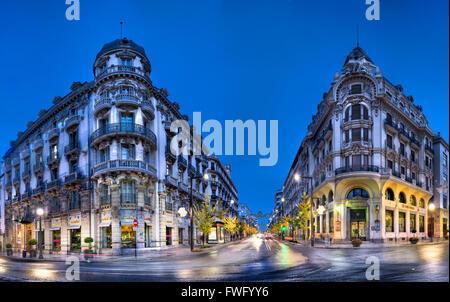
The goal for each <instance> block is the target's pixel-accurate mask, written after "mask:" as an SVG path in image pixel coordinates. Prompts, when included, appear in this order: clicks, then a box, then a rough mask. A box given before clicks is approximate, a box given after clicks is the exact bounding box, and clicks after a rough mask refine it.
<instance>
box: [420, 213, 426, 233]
mask: <svg viewBox="0 0 450 302" xmlns="http://www.w3.org/2000/svg"><path fill="white" fill-rule="evenodd" d="M419 232H421V233H424V232H425V216H422V215H419Z"/></svg>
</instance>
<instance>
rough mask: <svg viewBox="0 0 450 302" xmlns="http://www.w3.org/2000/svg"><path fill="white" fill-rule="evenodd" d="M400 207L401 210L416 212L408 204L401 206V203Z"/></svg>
mask: <svg viewBox="0 0 450 302" xmlns="http://www.w3.org/2000/svg"><path fill="white" fill-rule="evenodd" d="M400 207H401V208H402V209H407V210H412V211H414V210H416V208H415V207H414V206H411V205H408V204H403V203H401V204H400Z"/></svg>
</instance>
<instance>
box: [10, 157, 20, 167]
mask: <svg viewBox="0 0 450 302" xmlns="http://www.w3.org/2000/svg"><path fill="white" fill-rule="evenodd" d="M19 164H20V158H19V157H14V158H13V159H12V165H13V166H14V167H15V166H18V165H19Z"/></svg>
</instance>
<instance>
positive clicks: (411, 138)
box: [409, 136, 420, 149]
mask: <svg viewBox="0 0 450 302" xmlns="http://www.w3.org/2000/svg"><path fill="white" fill-rule="evenodd" d="M409 139H410V141H411V145H413V146H415V147H416V148H417V149H419V148H420V142H419V141H418V140H417V139H416V138H415V137H414V136H410V137H409Z"/></svg>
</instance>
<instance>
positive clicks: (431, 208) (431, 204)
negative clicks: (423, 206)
mask: <svg viewBox="0 0 450 302" xmlns="http://www.w3.org/2000/svg"><path fill="white" fill-rule="evenodd" d="M435 208H436V206H435V205H434V202H430V203H429V204H428V210H429V211H430V220H431V223H430V227H431V230H430V234H431V235H430V241H431V242H433V233H434V224H433V212H434V209H435Z"/></svg>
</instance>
